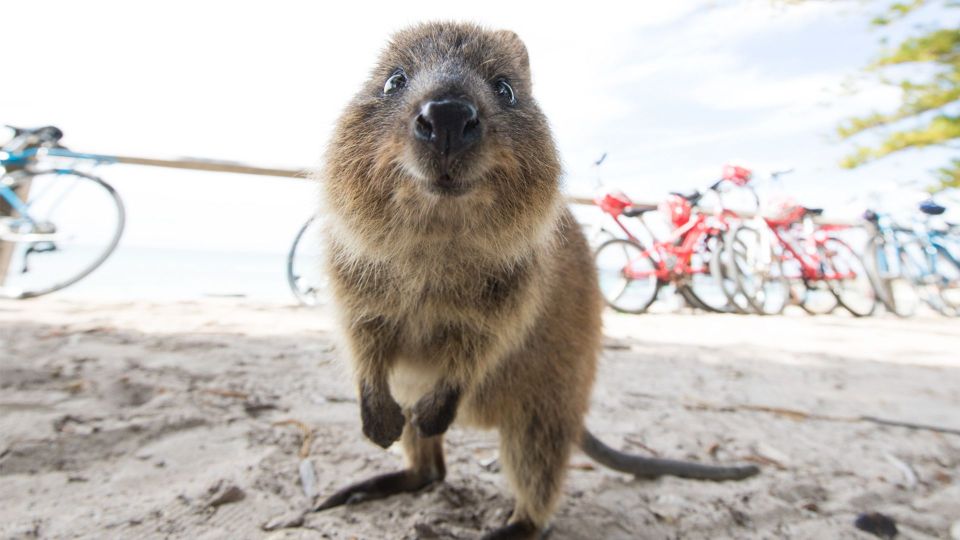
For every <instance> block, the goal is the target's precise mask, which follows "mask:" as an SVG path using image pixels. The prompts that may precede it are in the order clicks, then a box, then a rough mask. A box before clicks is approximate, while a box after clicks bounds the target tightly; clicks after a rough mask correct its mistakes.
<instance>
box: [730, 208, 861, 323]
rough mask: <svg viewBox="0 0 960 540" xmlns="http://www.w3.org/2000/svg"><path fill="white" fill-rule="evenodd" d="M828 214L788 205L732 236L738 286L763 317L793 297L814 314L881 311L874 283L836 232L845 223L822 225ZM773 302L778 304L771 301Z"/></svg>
mask: <svg viewBox="0 0 960 540" xmlns="http://www.w3.org/2000/svg"><path fill="white" fill-rule="evenodd" d="M822 212H823V210H822V209H819V208H806V207H803V206H800V205H798V204H796V203H794V202H793V201H784V202H782V203H781V204H780V205H779V208H778V211H777V212H775V215H772V216H764V217H763V223H764V224H765V225H766V227H764V228H756V227H750V226H747V225H739V226H737V227H736V228H735V229H734V230H732V231H731V233H730V240H729V241H728V242H727V249H728V250H730V252H731V253H730V255H729V257H728V259H730V260H732V261H734V264H733V268H734V271H732V272H730V273H733V274H735V275H736V279H737V282H738V287H739V288H740V290H741V292H742V293H743V294H744V296H745V297H746V298H747V299H748V300H749V301H750V303H751V305H752V306H753V307H754V308H755V309H757V311H758V312H760V313H765V314H775V313H779V312H781V311H783V308H784V306H785V304H786V302H784V301H780V300H779V299H780V298H787V297H792V298H793V299H794V301H795V302H796V303H797V304H799V305H800V306H801V307H802V308H803V309H804V310H806V311H807V312H808V313H811V314H819V313H828V312H830V311H833V310H834V309H835V308H836V306H837V305H838V304H839V305H841V306H843V307H844V308H845V309H846V310H847V311H849V312H850V313H851V314H852V315H854V316H857V317H863V316H867V315H870V314H872V313H873V311H874V310H875V309H876V304H877V297H876V292H875V290H874V286H873V282H872V280H871V279H870V276H869V274H868V273H867V271H866V266H865V265H864V263H863V260H862V259H861V258H860V256H859V255H857V253H856V252H855V251H854V250H853V249H852V248H851V247H850V246H849V245H848V244H847V243H846V242H845V241H843V240H842V239H840V238H839V237H838V236H837V234H836V233H837V232H838V231H841V230H843V229H845V228H846V226H843V225H820V226H817V225H815V224H814V223H813V219H812V218H813V217H814V216H817V215H820V214H821V213H822ZM770 299H774V301H772V302H771V301H770Z"/></svg>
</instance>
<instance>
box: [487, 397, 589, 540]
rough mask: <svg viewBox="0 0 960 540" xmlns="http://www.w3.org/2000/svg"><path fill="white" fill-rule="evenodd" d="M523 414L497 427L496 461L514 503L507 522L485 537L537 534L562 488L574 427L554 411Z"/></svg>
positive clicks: (501, 539) (500, 538)
mask: <svg viewBox="0 0 960 540" xmlns="http://www.w3.org/2000/svg"><path fill="white" fill-rule="evenodd" d="M524 416H525V418H523V419H521V420H520V421H519V422H517V423H516V424H514V425H510V426H501V428H500V461H501V464H502V466H503V471H504V473H505V474H506V475H507V479H508V480H509V481H510V485H511V487H512V488H513V492H514V494H515V496H516V503H515V504H514V509H513V514H512V515H511V516H510V520H509V522H508V523H507V525H505V526H503V527H500V528H499V529H495V530H493V531H491V532H490V533H488V534H487V535H486V536H484V539H485V540H506V539H511V540H512V539H518V540H519V539H534V538H539V537H540V536H541V535H542V534H543V531H544V527H546V525H547V521H548V520H549V518H550V515H551V514H552V513H553V509H554V507H555V506H556V503H557V501H558V499H559V497H560V493H561V491H562V489H563V479H564V477H565V475H566V469H567V462H568V460H569V458H570V448H571V445H572V444H573V442H574V441H575V439H576V436H577V432H576V429H571V428H570V426H567V425H565V423H564V422H563V420H562V419H558V418H557V416H558V415H556V414H555V413H554V414H542V415H541V414H539V413H538V412H536V411H535V410H531V411H528V412H526V413H525V414H524ZM551 416H552V417H553V418H551Z"/></svg>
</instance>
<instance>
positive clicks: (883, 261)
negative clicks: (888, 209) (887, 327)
mask: <svg viewBox="0 0 960 540" xmlns="http://www.w3.org/2000/svg"><path fill="white" fill-rule="evenodd" d="M864 255H865V257H864V261H865V262H866V263H867V266H868V271H869V272H870V273H871V275H872V276H873V280H874V284H875V286H876V288H877V293H878V298H879V299H880V301H881V302H882V303H883V305H884V307H886V308H887V310H888V311H890V312H891V313H893V314H894V315H896V316H898V317H910V316H912V315H913V314H914V313H916V311H917V308H918V307H919V306H920V292H919V291H918V290H917V280H918V276H919V274H920V272H918V271H917V269H916V268H915V265H914V263H913V262H912V261H911V260H909V258H908V256H907V253H906V251H905V250H903V249H899V248H898V247H897V246H890V245H888V242H887V240H886V238H885V237H883V236H882V235H877V236H874V237H873V238H871V239H870V240H869V241H867V246H866V248H864Z"/></svg>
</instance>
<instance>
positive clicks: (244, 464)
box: [0, 299, 960, 540]
mask: <svg viewBox="0 0 960 540" xmlns="http://www.w3.org/2000/svg"><path fill="white" fill-rule="evenodd" d="M607 333H608V336H609V337H608V342H607V345H608V346H607V348H606V350H605V353H604V358H603V360H602V363H601V371H600V376H599V380H598V385H597V388H596V390H595V392H594V405H593V408H592V411H591V413H590V416H589V419H588V423H589V425H590V427H591V429H592V430H593V431H594V432H595V433H597V434H598V435H599V436H601V437H602V438H603V439H605V440H606V441H608V442H609V443H611V444H612V445H614V446H616V447H619V448H623V449H628V450H631V451H635V452H650V451H653V452H656V453H658V454H660V455H662V456H669V457H675V458H688V459H695V460H699V461H703V462H742V461H752V462H755V463H759V464H760V465H761V466H762V468H763V472H762V474H761V475H760V476H758V477H756V478H753V479H750V480H747V481H744V482H739V483H719V484H717V483H701V482H693V481H686V480H678V479H672V478H667V479H662V480H656V481H639V480H635V479H633V478H631V477H629V476H625V475H622V474H618V473H614V472H611V471H607V470H603V469H601V468H599V467H595V466H593V465H592V464H591V462H590V461H589V460H588V459H587V458H586V457H585V456H583V455H581V454H577V455H576V456H575V457H574V459H573V461H572V466H571V471H570V475H569V479H568V481H567V484H566V489H565V498H564V501H563V502H562V504H561V506H560V508H559V510H558V513H557V515H556V519H555V520H554V523H553V532H552V535H551V538H552V539H555V540H560V539H573V538H585V539H599V538H603V539H628V538H629V539H636V538H643V539H646V538H650V539H654V538H713V539H715V538H810V539H823V538H872V537H871V536H869V535H866V534H865V533H863V532H860V531H858V530H856V529H855V528H854V527H853V520H854V518H855V517H856V515H857V514H859V513H861V512H865V511H879V512H882V513H884V514H886V515H888V516H890V517H892V518H894V519H895V520H896V521H897V523H898V526H899V528H900V530H901V532H902V533H903V537H904V538H946V537H949V532H948V531H949V529H950V526H951V524H952V523H953V522H955V521H957V520H960V435H956V434H950V433H938V432H934V431H930V430H914V429H907V428H903V427H891V426H883V425H878V424H875V423H871V422H867V421H862V420H856V418H858V417H860V416H864V415H866V416H875V417H882V418H887V419H892V420H897V421H906V422H913V423H921V424H933V425H941V426H946V427H951V428H953V429H960V320H947V319H942V318H923V319H914V320H898V319H893V318H885V317H881V318H872V319H866V320H855V319H852V318H849V317H843V316H839V315H837V316H828V317H818V318H813V317H807V316H804V315H798V314H794V315H788V316H784V317H770V318H761V317H738V316H717V315H648V316H639V317H625V316H618V315H613V314H610V315H609V316H608V318H607ZM800 413H806V414H807V415H806V416H805V415H804V414H800ZM307 433H309V437H308V438H307V441H306V444H304V438H305V434H307ZM447 451H448V469H449V474H448V477H447V481H446V482H445V483H444V484H442V485H437V486H433V487H431V488H428V489H426V490H425V491H424V492H421V493H417V494H412V495H404V496H397V497H394V498H392V499H388V500H384V501H376V502H369V503H364V504H361V505H357V506H353V507H348V508H340V509H335V510H332V511H328V512H324V513H304V510H305V509H307V508H308V507H309V506H310V505H311V502H312V501H311V500H310V498H309V497H307V496H306V495H305V494H304V486H303V481H302V480H301V479H300V478H301V474H300V472H299V471H300V470H301V469H305V472H307V473H309V472H311V471H310V469H312V470H313V471H312V472H313V473H314V474H315V475H316V477H315V480H316V488H315V489H316V490H317V491H318V492H319V494H320V496H322V495H323V494H327V493H330V492H331V491H332V490H334V489H336V488H338V487H341V486H342V485H344V484H346V483H348V482H351V481H355V480H359V479H362V478H364V477H365V476H369V475H372V474H375V473H379V472H385V471H390V470H393V469H395V468H396V467H399V466H400V462H401V460H400V459H399V457H398V456H397V455H396V453H395V452H384V451H382V450H380V449H379V448H377V447H375V446H374V445H373V444H371V443H368V442H367V441H366V440H365V439H364V438H363V436H362V434H361V433H360V429H359V419H358V411H357V405H356V401H355V399H354V396H353V392H352V387H351V384H350V382H349V377H348V376H347V375H346V370H345V368H344V366H343V362H342V354H341V353H340V352H339V351H338V350H337V348H336V347H335V345H334V340H333V334H332V323H331V319H330V317H329V315H328V314H327V313H325V312H324V311H323V310H308V309H303V308H294V307H289V306H282V305H266V304H255V303H251V302H245V301H236V300H208V301H202V302H180V303H166V304H164V303H144V302H133V303H90V302H79V301H76V302H70V301H63V300H56V299H49V300H48V299H40V300H37V301H30V302H21V303H16V302H0V536H2V537H4V538H29V537H42V538H72V537H81V538H150V537H171V538H262V537H270V538H343V539H348V538H363V539H367V538H370V539H379V538H388V539H393V538H398V539H399V538H451V537H452V538H473V537H476V531H477V530H479V529H481V528H484V527H490V526H492V525H493V524H495V523H497V522H498V521H500V520H504V519H505V518H506V516H507V515H508V513H509V510H510V507H511V502H510V500H509V497H508V491H507V489H506V486H505V481H504V479H503V478H502V476H501V475H500V474H498V472H497V470H496V468H497V467H496V462H495V459H494V458H495V457H496V439H495V436H494V435H492V434H489V433H480V432H475V431H467V430H461V429H459V428H456V427H455V428H454V429H453V430H452V431H451V433H450V435H449V437H448V444H447ZM301 452H302V453H303V455H305V456H306V458H305V461H306V463H308V464H309V465H304V464H303V461H304V460H303V459H302V458H301V457H300V454H301ZM308 478H309V475H308ZM309 483H310V482H309V481H307V484H309ZM308 487H309V486H308ZM271 520H273V521H276V523H274V525H277V524H280V523H284V522H286V523H288V524H291V525H294V526H291V527H289V528H281V529H278V530H274V531H272V532H266V531H264V530H263V526H264V525H265V524H267V523H268V522H270V521H271Z"/></svg>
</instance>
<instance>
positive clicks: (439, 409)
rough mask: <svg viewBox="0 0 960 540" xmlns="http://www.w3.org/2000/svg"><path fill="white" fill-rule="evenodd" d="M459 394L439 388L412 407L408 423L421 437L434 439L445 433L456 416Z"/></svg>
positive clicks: (448, 389)
mask: <svg viewBox="0 0 960 540" xmlns="http://www.w3.org/2000/svg"><path fill="white" fill-rule="evenodd" d="M459 403H460V392H459V391H458V390H455V389H452V388H441V389H437V390H434V391H433V392H430V393H429V394H427V395H425V396H423V397H422V398H420V401H417V403H416V404H415V405H414V406H413V411H412V412H413V415H412V418H411V419H410V423H411V424H413V425H414V427H416V428H417V431H418V432H419V433H420V435H421V436H423V437H435V436H437V435H440V434H442V433H446V431H447V429H448V428H449V427H450V424H452V423H453V420H454V418H456V416H457V406H458V405H459Z"/></svg>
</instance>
